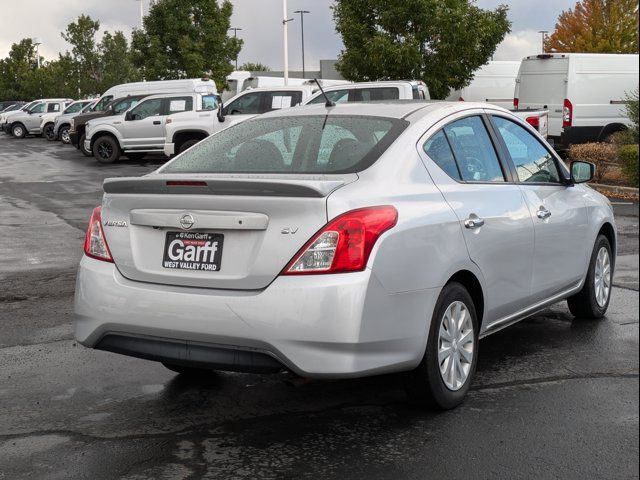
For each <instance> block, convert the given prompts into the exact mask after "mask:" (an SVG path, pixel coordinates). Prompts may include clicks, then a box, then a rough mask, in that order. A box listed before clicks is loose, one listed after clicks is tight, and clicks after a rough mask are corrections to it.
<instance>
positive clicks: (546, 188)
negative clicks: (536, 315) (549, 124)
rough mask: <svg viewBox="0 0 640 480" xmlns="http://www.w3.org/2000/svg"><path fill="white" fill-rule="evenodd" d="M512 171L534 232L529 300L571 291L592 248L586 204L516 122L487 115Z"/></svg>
mask: <svg viewBox="0 0 640 480" xmlns="http://www.w3.org/2000/svg"><path fill="white" fill-rule="evenodd" d="M493 122H494V124H495V126H496V130H497V131H498V133H499V135H500V137H501V139H502V140H503V141H504V145H505V147H506V150H507V151H508V153H509V155H510V157H511V159H512V161H513V166H514V167H515V173H516V175H517V178H518V181H519V186H520V189H521V190H522V192H523V194H524V197H525V199H526V200H527V205H528V206H529V210H530V212H531V218H532V220H533V224H534V227H535V252H534V263H533V278H532V298H533V299H534V300H535V301H541V300H545V299H548V298H550V297H552V296H554V295H556V294H559V293H562V292H563V291H565V290H567V289H569V288H571V287H574V286H576V285H577V284H578V283H579V282H580V281H581V280H582V277H583V276H584V273H585V271H586V265H587V262H588V259H589V255H590V254H591V250H592V248H593V245H590V244H589V243H590V242H591V239H589V237H588V233H589V218H588V216H587V210H586V204H585V201H584V198H583V197H582V193H581V191H580V189H579V188H574V187H572V186H569V185H568V184H567V182H566V181H565V179H564V176H565V175H564V173H563V171H562V167H561V166H560V165H559V163H558V160H557V159H556V157H555V156H554V155H553V154H552V153H551V152H550V151H549V150H548V149H547V148H546V147H545V146H544V145H543V144H542V143H541V142H540V141H539V140H538V139H537V138H536V137H535V136H534V135H533V134H532V133H531V132H529V131H527V130H526V129H525V128H524V127H522V126H521V125H519V124H517V123H516V122H514V121H512V120H510V119H507V118H505V117H501V116H493Z"/></svg>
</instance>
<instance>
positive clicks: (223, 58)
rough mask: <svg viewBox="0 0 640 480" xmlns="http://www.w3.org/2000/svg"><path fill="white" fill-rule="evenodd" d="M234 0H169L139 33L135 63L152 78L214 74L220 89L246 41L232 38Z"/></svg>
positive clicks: (156, 8) (151, 13)
mask: <svg viewBox="0 0 640 480" xmlns="http://www.w3.org/2000/svg"><path fill="white" fill-rule="evenodd" d="M232 13H233V6H232V4H231V2H229V1H228V0H223V1H222V2H221V5H219V4H218V1H217V0H163V1H162V2H157V3H155V4H154V5H153V6H152V7H151V9H150V11H149V15H147V17H146V18H145V20H144V29H143V30H136V31H135V32H134V33H133V39H132V49H133V59H134V64H135V65H136V66H137V67H139V68H140V69H141V73H142V75H143V76H144V78H146V79H147V80H164V79H175V78H197V77H202V76H209V77H211V78H213V79H214V80H215V81H216V82H217V84H218V87H219V88H222V87H223V86H224V83H225V78H226V77H227V75H229V73H231V72H232V71H233V65H232V62H234V61H235V59H236V58H237V56H238V54H239V53H240V49H241V47H242V40H241V39H238V38H232V37H229V35H228V31H229V27H230V25H231V23H230V19H231V14H232Z"/></svg>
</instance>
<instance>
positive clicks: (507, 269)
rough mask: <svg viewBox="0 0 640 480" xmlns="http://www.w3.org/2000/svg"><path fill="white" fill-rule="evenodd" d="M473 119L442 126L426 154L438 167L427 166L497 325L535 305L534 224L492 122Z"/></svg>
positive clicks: (462, 116)
mask: <svg viewBox="0 0 640 480" xmlns="http://www.w3.org/2000/svg"><path fill="white" fill-rule="evenodd" d="M468 115H469V114H468V113H464V114H460V115H457V116H455V117H454V118H453V119H452V120H447V121H446V123H445V122H443V123H441V124H440V125H439V126H438V128H439V130H438V131H437V132H436V133H433V134H431V133H430V134H428V135H429V136H428V139H427V140H426V141H425V142H424V143H423V144H422V150H423V151H424V153H425V154H426V156H427V157H428V158H429V159H430V160H431V161H432V162H433V163H435V165H433V163H429V162H428V161H425V164H426V165H427V169H428V170H429V173H430V174H431V177H432V178H433V179H434V182H435V184H436V185H437V186H438V188H440V190H441V192H442V194H443V196H444V198H445V200H446V201H447V203H448V204H449V206H450V207H451V208H452V209H453V211H454V212H455V213H456V215H457V217H458V219H459V221H460V229H461V231H462V233H463V235H464V239H465V241H466V244H467V249H468V251H469V256H470V258H471V260H472V261H473V262H474V263H475V264H476V265H477V266H478V268H479V269H480V271H481V272H482V275H483V276H484V281H485V285H486V292H485V293H486V295H485V307H486V318H487V320H489V321H494V320H497V319H500V318H503V317H505V316H507V315H509V314H512V313H514V312H516V311H518V310H520V309H522V308H524V307H526V306H527V305H528V303H529V293H530V289H531V272H532V261H533V249H534V232H533V223H532V221H531V216H530V214H529V210H528V208H527V204H526V202H525V200H524V198H523V195H522V192H521V191H520V189H519V187H518V186H517V185H516V184H515V183H514V182H512V181H511V180H512V176H511V173H510V171H509V170H508V168H507V166H506V165H505V164H504V162H503V160H502V159H501V158H500V157H499V156H498V152H497V150H496V147H495V145H494V139H493V138H492V136H491V134H490V129H489V128H488V126H489V123H488V122H489V121H488V119H487V118H486V117H485V116H484V115H483V114H482V113H481V112H478V113H477V114H474V115H471V116H468ZM485 325H486V326H488V325H489V322H487V323H486V324H485Z"/></svg>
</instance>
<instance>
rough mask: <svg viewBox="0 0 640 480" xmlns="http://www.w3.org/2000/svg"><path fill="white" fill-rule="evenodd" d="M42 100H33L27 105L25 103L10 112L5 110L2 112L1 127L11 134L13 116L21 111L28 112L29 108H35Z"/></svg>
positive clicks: (0, 116) (0, 114)
mask: <svg viewBox="0 0 640 480" xmlns="http://www.w3.org/2000/svg"><path fill="white" fill-rule="evenodd" d="M40 102H41V100H33V101H32V102H29V103H27V104H26V105H23V106H22V107H20V108H18V109H17V110H13V111H10V112H4V113H0V129H1V130H2V131H3V132H4V133H7V134H10V133H11V131H10V128H9V127H10V125H11V123H10V120H11V118H12V117H14V116H16V115H19V114H20V113H23V112H28V111H29V110H31V109H32V108H35V107H36V106H37V105H38V104H39V103H40Z"/></svg>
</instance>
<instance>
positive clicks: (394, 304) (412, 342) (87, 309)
mask: <svg viewBox="0 0 640 480" xmlns="http://www.w3.org/2000/svg"><path fill="white" fill-rule="evenodd" d="M438 294H439V289H429V290H423V291H418V292H408V293H405V294H393V295H391V294H388V293H387V292H386V291H385V290H384V288H383V287H382V285H381V284H380V282H379V281H378V280H377V279H376V277H375V275H373V274H372V272H371V271H370V270H366V271H364V272H358V273H352V274H343V275H318V276H292V277H278V278H277V279H276V280H274V282H273V283H272V284H271V285H270V286H269V287H267V288H266V289H265V290H262V291H248V292H247V291H230V290H209V289H202V288H187V287H171V286H164V285H155V284H147V283H141V282H133V281H131V280H128V279H126V278H124V277H122V275H121V274H120V273H119V272H118V270H117V268H116V267H115V266H114V265H113V264H111V263H106V262H100V261H97V260H93V259H90V258H87V257H84V258H83V259H82V261H81V263H80V268H79V271H78V278H77V284H76V296H75V312H76V316H75V336H76V339H77V340H78V341H79V342H80V343H81V344H83V345H85V346H88V347H92V348H101V349H105V350H111V351H117V352H118V353H124V354H127V355H131V356H136V357H141V358H148V359H151V360H159V361H169V362H170V363H172V362H173V363H176V361H175V360H178V362H177V363H181V364H187V365H191V364H193V365H196V366H201V365H202V364H203V362H204V363H205V364H209V365H210V366H212V368H219V369H224V370H251V371H253V370H254V369H251V368H247V362H248V363H249V366H250V365H251V364H252V362H254V363H255V362H257V363H259V364H260V365H261V366H264V365H263V364H264V359H265V358H266V357H268V358H270V359H274V360H275V364H276V365H281V366H282V367H283V368H287V369H290V370H292V371H294V372H296V373H297V374H299V375H302V376H306V377H330V378H340V377H357V376H365V375H371V374H377V373H388V372H394V371H402V370H410V369H412V368H414V367H415V366H416V365H417V364H418V363H419V362H420V360H421V359H422V356H423V354H424V349H425V346H426V336H427V332H428V322H429V319H430V313H427V312H432V311H433V308H434V305H435V301H436V299H437V295H438ZM110 338H111V339H110ZM121 338H125V339H131V338H133V339H138V340H135V341H131V340H121ZM114 339H115V341H114ZM140 339H146V341H142V340H140ZM114 342H115V343H114ZM118 343H119V344H120V346H118ZM105 345H106V346H105ZM113 345H116V346H115V347H114V346H113ZM122 345H124V346H122ZM149 345H155V347H153V346H152V347H151V350H149V348H150V347H149ZM167 345H168V347H167ZM176 345H177V346H176ZM165 347H166V348H165ZM171 352H173V353H171ZM175 352H178V353H177V355H179V356H178V357H176V353H175ZM194 352H195V353H194ZM207 352H208V353H207ZM221 352H222V353H221ZM229 352H232V354H230V353H229ZM241 352H249V353H250V355H248V354H247V353H241ZM203 358H204V359H205V360H203ZM220 358H222V359H223V360H220ZM225 358H226V359H227V360H224V359H225ZM229 358H236V359H237V360H235V361H233V362H231V363H232V366H231V367H230V366H229V365H228V363H229V361H228V359H229ZM256 358H258V359H259V360H260V361H258V360H256ZM225 362H226V363H225ZM234 362H235V363H234ZM267 363H268V362H267ZM272 363H273V362H272ZM225 365H226V366H225ZM271 366H273V365H271ZM232 367H233V368H232Z"/></svg>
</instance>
